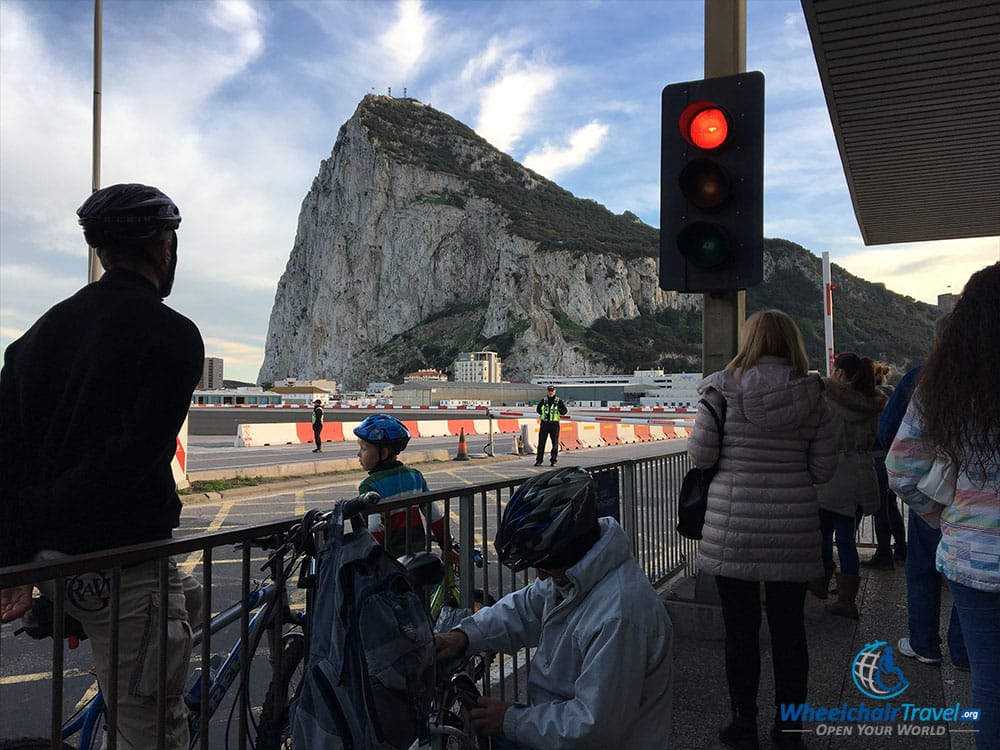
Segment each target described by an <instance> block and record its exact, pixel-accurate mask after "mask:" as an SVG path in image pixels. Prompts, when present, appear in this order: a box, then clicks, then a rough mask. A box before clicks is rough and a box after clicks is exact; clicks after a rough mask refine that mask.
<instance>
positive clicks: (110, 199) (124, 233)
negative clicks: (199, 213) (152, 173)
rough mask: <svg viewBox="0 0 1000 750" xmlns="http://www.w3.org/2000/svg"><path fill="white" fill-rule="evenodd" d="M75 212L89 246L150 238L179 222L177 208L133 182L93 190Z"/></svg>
mask: <svg viewBox="0 0 1000 750" xmlns="http://www.w3.org/2000/svg"><path fill="white" fill-rule="evenodd" d="M76 215H77V216H78V217H79V219H80V226H82V227H83V232H84V235H85V236H86V238H87V243H88V244H89V245H90V246H91V247H103V246H104V245H105V244H107V243H108V242H113V243H120V242H123V241H125V242H127V241H139V240H146V239H151V238H153V237H155V236H157V235H158V234H159V233H161V232H162V231H164V230H168V229H177V227H178V226H180V223H181V212H180V209H179V208H177V205H176V204H175V203H174V202H173V201H172V200H171V199H170V198H169V197H168V196H167V195H166V194H164V193H163V192H161V191H160V190H158V189H157V188H155V187H150V186H149V185H139V184H137V183H123V184H119V185H111V186H109V187H106V188H102V189H101V190H98V191H96V192H95V193H93V194H92V195H91V196H90V197H89V198H87V200H85V201H84V202H83V205H82V206H80V208H78V209H77V211H76Z"/></svg>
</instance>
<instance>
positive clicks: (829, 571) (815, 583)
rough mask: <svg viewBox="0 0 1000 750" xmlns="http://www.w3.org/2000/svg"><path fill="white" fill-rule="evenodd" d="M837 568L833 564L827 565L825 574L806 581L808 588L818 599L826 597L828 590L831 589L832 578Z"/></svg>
mask: <svg viewBox="0 0 1000 750" xmlns="http://www.w3.org/2000/svg"><path fill="white" fill-rule="evenodd" d="M824 567H825V566H824ZM835 570H836V568H835V567H834V566H832V565H831V566H829V567H825V569H824V571H823V575H821V576H820V577H819V578H813V579H811V580H809V581H808V582H807V583H806V590H807V591H809V593H811V594H812V595H813V596H815V597H816V598H817V599H826V597H827V592H828V591H829V590H830V579H831V578H833V572H834V571H835Z"/></svg>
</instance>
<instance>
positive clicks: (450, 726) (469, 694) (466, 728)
mask: <svg viewBox="0 0 1000 750" xmlns="http://www.w3.org/2000/svg"><path fill="white" fill-rule="evenodd" d="M470 614H472V610H471V609H468V608H459V607H447V606H446V607H444V608H443V609H442V611H441V615H440V617H438V620H437V622H436V623H435V625H434V630H435V631H436V632H447V631H448V630H451V629H452V628H454V627H455V626H457V625H458V623H460V622H461V621H462V619H463V618H465V617H467V616H468V615H470ZM494 656H495V654H492V653H477V654H469V655H467V656H463V657H461V658H459V659H456V660H455V661H453V662H449V663H445V664H439V665H438V674H437V682H436V685H435V689H434V702H433V704H432V706H431V747H430V750H489V748H491V747H492V744H493V743H492V740H490V738H489V737H483V736H480V735H478V734H476V731H475V729H474V728H473V726H472V719H471V718H470V716H469V709H470V708H472V707H473V706H475V705H476V702H477V701H478V699H479V697H480V696H481V695H482V693H481V692H480V690H479V688H478V687H477V683H479V682H480V681H481V680H482V679H483V677H484V675H485V674H486V670H487V669H488V668H489V665H490V662H492V660H493V657H494Z"/></svg>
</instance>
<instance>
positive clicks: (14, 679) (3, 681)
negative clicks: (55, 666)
mask: <svg viewBox="0 0 1000 750" xmlns="http://www.w3.org/2000/svg"><path fill="white" fill-rule="evenodd" d="M87 676H89V677H93V675H92V674H90V672H89V671H86V670H82V669H67V670H66V671H65V672H63V679H64V680H66V679H69V678H71V677H87ZM51 679H52V673H51V672H32V673H31V674H15V675H8V676H6V677H0V685H20V684H22V683H25V682H41V681H42V680H51ZM96 685H97V683H96V682H95V683H94V686H96ZM88 692H89V691H88ZM95 692H96V690H95ZM84 695H86V693H85V694H84ZM88 700H89V699H88Z"/></svg>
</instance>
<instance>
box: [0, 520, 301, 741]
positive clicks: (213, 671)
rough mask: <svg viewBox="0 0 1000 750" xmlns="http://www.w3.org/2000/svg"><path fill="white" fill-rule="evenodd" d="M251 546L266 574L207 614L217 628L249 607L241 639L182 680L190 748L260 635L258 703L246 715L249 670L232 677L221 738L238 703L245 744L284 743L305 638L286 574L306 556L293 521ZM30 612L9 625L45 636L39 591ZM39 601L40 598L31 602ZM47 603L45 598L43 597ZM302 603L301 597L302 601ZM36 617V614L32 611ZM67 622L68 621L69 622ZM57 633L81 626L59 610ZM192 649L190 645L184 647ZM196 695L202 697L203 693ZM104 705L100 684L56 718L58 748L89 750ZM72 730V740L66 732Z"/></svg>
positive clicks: (73, 635)
mask: <svg viewBox="0 0 1000 750" xmlns="http://www.w3.org/2000/svg"><path fill="white" fill-rule="evenodd" d="M250 545H251V546H254V547H259V548H261V549H263V550H265V551H270V554H269V555H268V557H267V560H266V562H265V563H264V565H263V566H262V567H261V570H266V571H268V576H267V578H265V579H264V581H267V579H268V578H269V579H270V582H260V583H259V585H258V586H257V588H255V589H254V590H252V591H251V592H250V593H249V596H248V599H247V601H246V603H243V602H237V603H235V604H233V605H232V606H230V607H228V608H227V609H225V610H223V611H222V612H219V613H218V614H217V615H215V616H214V617H212V618H211V620H210V626H209V632H210V634H211V636H214V635H217V634H218V633H219V632H221V631H222V630H224V629H225V628H226V627H228V626H229V625H232V624H233V623H235V622H237V621H238V620H240V619H241V618H242V617H243V616H244V613H245V612H246V613H249V621H248V625H247V642H246V645H245V644H244V642H243V640H242V638H237V640H236V642H235V643H234V645H233V646H232V648H231V649H230V650H229V651H228V653H226V654H225V656H224V657H221V658H220V656H219V655H217V656H215V657H212V659H211V660H210V662H209V664H208V667H209V669H208V671H207V673H206V672H205V671H203V666H204V665H202V667H198V668H196V669H195V671H194V674H193V679H191V680H189V685H190V687H189V688H188V690H187V692H186V693H185V696H184V701H185V703H186V705H187V707H188V726H189V730H190V747H191V748H192V750H193V749H194V748H197V747H199V746H200V743H201V734H202V729H203V727H204V726H206V725H207V724H208V722H209V721H210V720H211V718H212V717H213V716H214V714H215V713H216V711H217V710H218V708H219V707H220V705H221V704H222V703H223V701H224V699H225V697H226V695H227V694H228V692H229V689H230V688H231V687H232V685H233V683H234V682H236V681H237V679H238V678H240V671H241V669H242V665H243V661H244V654H243V651H244V648H245V647H246V648H248V654H247V655H246V661H247V664H249V663H250V659H252V657H253V656H254V655H255V654H256V653H257V651H258V648H259V647H260V643H261V641H262V639H263V637H264V635H265V633H266V634H267V637H268V646H269V656H268V661H269V663H270V667H271V679H270V682H269V684H268V687H267V690H266V692H265V694H264V698H263V700H262V702H261V704H260V707H259V716H256V717H255V715H254V711H255V710H258V709H255V708H254V705H253V704H254V703H255V702H256V701H253V700H251V697H250V680H249V676H244V677H243V678H240V679H239V682H240V685H239V691H240V694H239V695H237V696H236V698H235V699H234V700H233V703H232V707H231V709H230V715H229V718H228V720H227V724H226V730H225V746H226V747H228V746H229V735H230V731H231V729H232V722H233V718H234V715H235V711H236V708H237V706H238V705H239V704H241V703H242V705H243V707H244V710H245V711H246V716H247V727H248V728H252V733H253V735H254V738H255V739H254V743H253V744H252V745H251V746H253V747H256V748H259V749H261V750H268V749H269V748H279V747H282V746H284V745H283V743H285V742H286V740H287V736H288V731H287V730H288V710H289V703H290V699H291V697H292V695H293V694H294V691H295V684H296V676H297V675H298V678H299V679H301V674H300V671H299V670H300V669H301V667H302V665H303V662H304V657H305V654H306V648H307V646H306V639H305V633H304V632H303V626H304V623H305V614H304V613H302V612H297V611H294V610H292V608H291V604H290V601H289V595H288V581H289V579H290V578H291V575H292V573H293V572H294V570H295V568H296V564H297V561H298V559H299V558H303V557H305V558H306V559H304V560H303V568H302V573H301V574H300V579H299V584H300V585H303V584H305V585H307V583H308V581H307V580H306V579H307V577H308V576H307V573H306V567H305V564H306V563H307V562H308V557H307V556H305V555H304V554H303V552H302V549H301V540H300V539H298V538H297V528H295V527H293V528H292V529H291V530H290V531H289V532H287V533H286V534H284V535H283V537H282V538H275V537H270V538H268V539H263V540H255V541H254V542H251V543H250ZM289 552H292V553H293V555H292V560H291V564H289V565H287V566H286V565H284V558H285V556H286V555H287V554H288V553H289ZM35 601H36V604H35V605H34V606H33V612H34V611H36V608H37V611H38V612H40V613H42V615H43V616H42V618H41V619H36V620H32V618H31V617H30V616H29V617H26V618H25V621H24V625H23V626H22V627H21V628H20V629H18V630H16V631H15V635H19V634H21V633H25V634H27V635H28V636H29V637H31V638H35V639H41V638H46V637H51V636H52V632H53V631H52V625H53V623H52V622H51V617H50V618H49V620H48V621H47V622H46V621H45V619H44V611H45V609H46V605H45V604H44V602H46V601H47V600H45V599H44V598H43V597H38V598H36V600H35ZM39 602H41V603H39ZM49 606H51V605H49ZM307 607H308V605H307ZM36 617H37V616H36ZM74 623H75V624H74ZM64 634H65V637H66V638H67V639H69V640H70V648H75V647H76V645H78V642H79V640H81V639H85V638H86V634H85V633H83V630H82V627H80V626H79V623H78V622H75V621H73V620H72V618H69V617H68V616H67V624H66V626H65V627H64ZM202 641H203V631H202V628H201V627H198V628H196V629H195V630H194V631H193V635H192V645H193V647H196V646H199V645H200V644H201V643H202ZM192 650H194V648H192ZM203 696H204V697H203ZM106 719H107V711H106V706H105V701H104V696H103V695H102V694H101V692H100V690H99V689H98V691H97V692H96V693H95V694H94V696H93V697H92V698H91V699H90V700H89V701H87V702H86V703H84V704H83V705H82V706H80V707H78V708H77V710H76V711H74V713H73V714H72V715H71V716H70V717H69V718H68V719H67V720H66V721H65V722H64V723H63V725H62V731H61V740H62V741H63V744H62V747H63V748H64V750H93V749H94V748H98V747H100V746H101V744H102V742H103V735H104V733H105V730H106V728H107V727H106ZM73 737H77V744H76V745H75V746H74V745H72V744H70V743H69V742H68V741H67V740H70V739H72V738H73ZM51 747H52V742H51V740H46V739H42V738H22V739H16V740H3V741H0V750H48V749H49V748H51Z"/></svg>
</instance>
